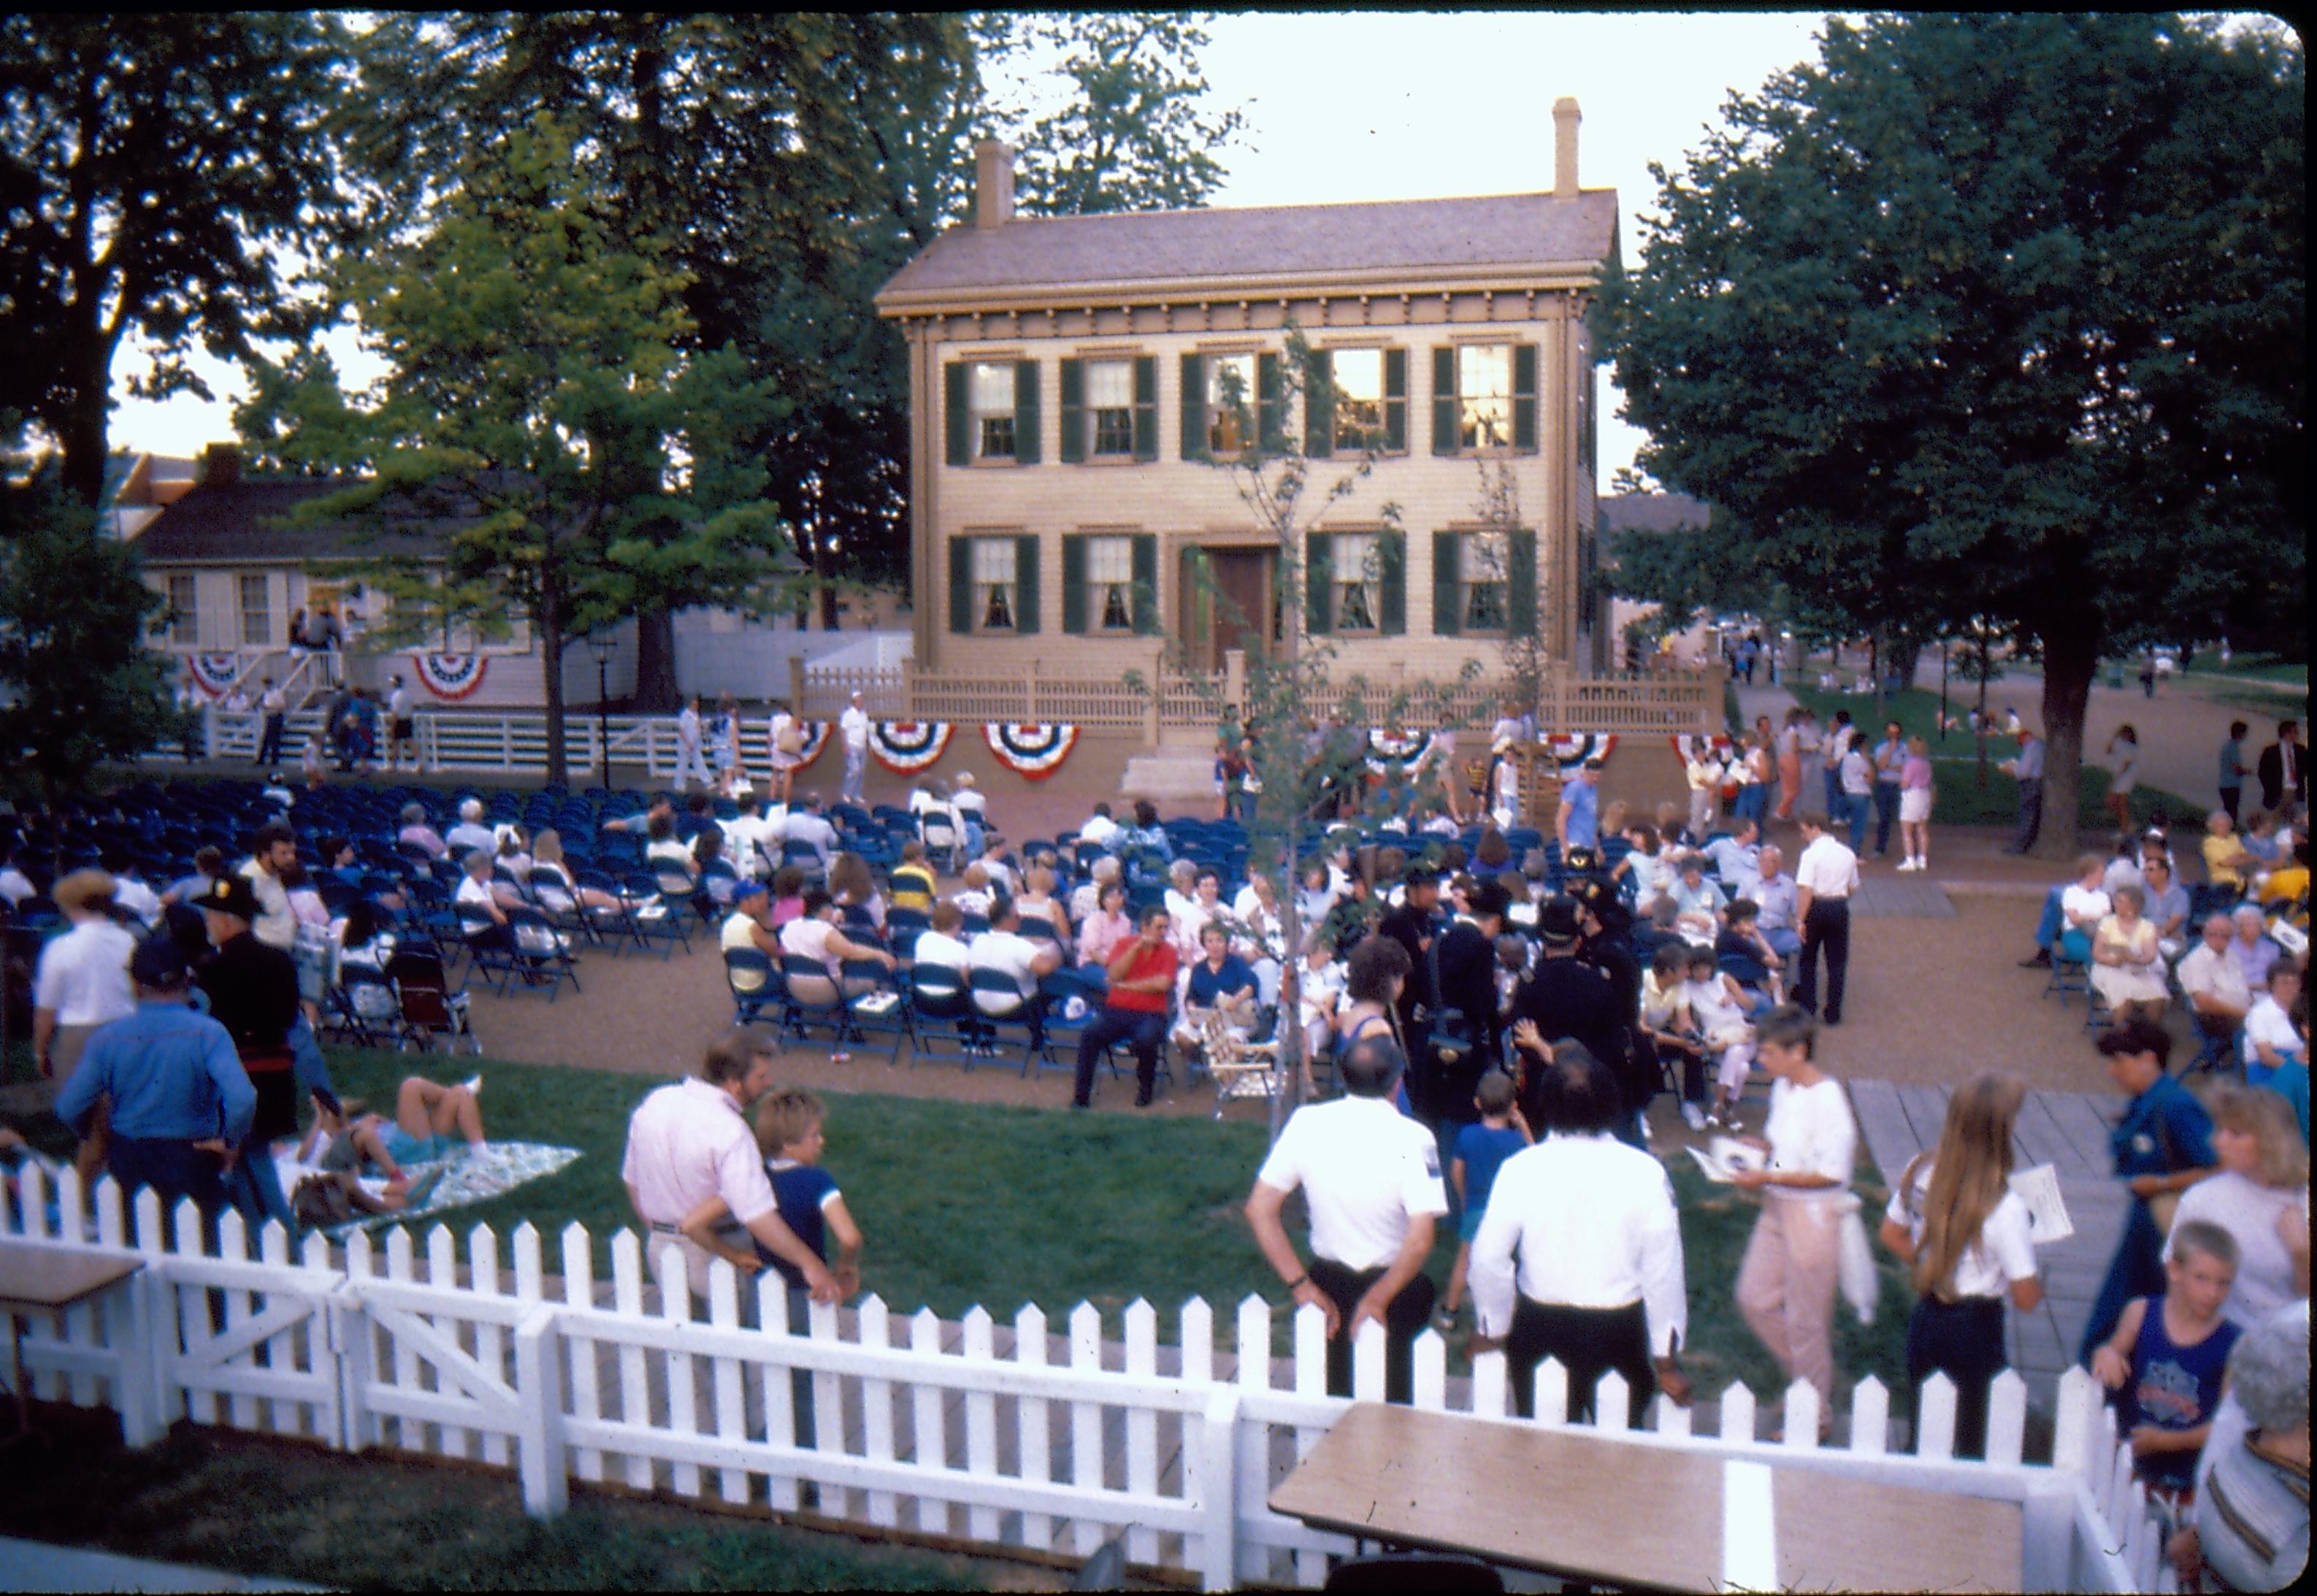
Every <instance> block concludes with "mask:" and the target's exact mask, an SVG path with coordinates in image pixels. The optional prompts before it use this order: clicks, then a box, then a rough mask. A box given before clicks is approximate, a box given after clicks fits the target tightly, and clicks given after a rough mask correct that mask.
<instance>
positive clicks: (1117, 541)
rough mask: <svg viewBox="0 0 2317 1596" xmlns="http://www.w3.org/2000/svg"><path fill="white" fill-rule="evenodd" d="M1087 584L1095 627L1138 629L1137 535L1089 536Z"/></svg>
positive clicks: (1102, 628) (1116, 630)
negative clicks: (1135, 546)
mask: <svg viewBox="0 0 2317 1596" xmlns="http://www.w3.org/2000/svg"><path fill="white" fill-rule="evenodd" d="M1086 561H1087V592H1088V595H1089V596H1090V597H1091V598H1092V599H1093V600H1094V603H1093V605H1092V606H1091V608H1092V610H1093V612H1094V616H1095V629H1096V630H1097V631H1105V632H1131V631H1132V630H1133V629H1134V539H1132V538H1089V539H1087V555H1086Z"/></svg>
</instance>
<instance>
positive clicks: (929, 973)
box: [908, 964, 983, 1074]
mask: <svg viewBox="0 0 2317 1596" xmlns="http://www.w3.org/2000/svg"><path fill="white" fill-rule="evenodd" d="M908 1000H909V1013H910V1018H911V1025H912V1027H913V1037H914V1042H913V1046H914V1048H915V1051H914V1052H913V1053H912V1054H911V1056H910V1059H909V1062H910V1064H911V1065H915V1064H916V1063H917V1060H918V1059H920V1058H932V1059H937V1060H944V1061H946V1062H949V1063H953V1064H962V1065H964V1066H965V1068H966V1071H967V1073H969V1074H971V1072H972V1069H973V1066H974V1065H976V1064H977V1063H979V1062H980V1059H981V1057H983V1055H982V1054H981V1053H980V1051H979V1050H978V1049H979V1048H980V1047H981V1046H982V1043H981V1037H982V1035H983V1032H982V1030H981V1029H980V1023H979V1021H978V1018H977V1016H976V1015H975V1012H974V1007H973V994H972V991H971V988H970V987H969V986H968V985H967V983H966V978H965V973H964V972H963V971H962V970H956V969H952V968H951V967H949V966H947V965H940V964H920V965H916V966H913V967H911V968H910V970H909V976H908Z"/></svg>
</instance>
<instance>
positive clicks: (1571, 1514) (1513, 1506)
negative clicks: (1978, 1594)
mask: <svg viewBox="0 0 2317 1596" xmlns="http://www.w3.org/2000/svg"><path fill="white" fill-rule="evenodd" d="M1271 1506H1272V1509H1273V1510H1274V1511H1277V1512H1282V1513H1285V1514H1287V1515H1288V1516H1289V1517H1291V1518H1296V1519H1301V1520H1303V1521H1304V1522H1306V1523H1308V1524H1311V1525H1315V1526H1317V1527H1319V1528H1320V1529H1334V1530H1338V1531H1341V1532H1342V1533H1344V1534H1346V1535H1351V1536H1355V1537H1358V1538H1363V1539H1366V1540H1374V1541H1384V1542H1391V1543H1394V1544H1398V1545H1403V1546H1411V1547H1429V1548H1433V1549H1436V1550H1441V1551H1451V1552H1464V1553H1470V1554H1472V1555H1474V1556H1480V1557H1482V1558H1485V1559H1487V1560H1488V1561H1489V1562H1492V1563H1502V1564H1507V1565H1514V1566H1517V1567H1523V1568H1533V1569H1538V1570H1542V1571H1543V1572H1546V1573H1549V1574H1560V1575H1562V1576H1566V1577H1571V1578H1582V1579H1590V1580H1598V1581H1602V1582H1604V1583H1611V1584H1615V1585H1620V1586H1628V1587H1646V1588H1651V1589H1657V1590H1667V1591H1727V1590H1730V1589H1731V1588H1733V1587H1743V1588H1747V1589H1752V1590H1764V1589H1780V1590H1797V1591H1846V1590H1849V1591H2016V1590H2017V1589H2018V1588H2019V1582H2020V1578H2021V1574H2022V1562H2021V1552H2022V1547H2021V1534H2022V1531H2021V1520H2020V1510H2019V1504H2018V1503H2017V1502H1998V1501H1990V1500H1987V1499H1985V1498H1981V1497H1972V1496H1958V1495H1954V1494H1951V1493H1946V1492H1940V1491H1928V1490H1919V1489H1915V1488H1912V1487H1908V1486H1901V1485H1875V1484H1872V1483H1870V1482H1867V1481H1865V1480H1859V1479H1853V1478H1848V1477H1846V1476H1839V1475H1836V1474H1831V1473H1828V1472H1825V1471H1822V1470H1815V1469H1805V1468H1801V1467H1791V1466H1780V1465H1777V1464H1776V1463H1771V1462H1755V1461H1751V1460H1737V1459H1728V1460H1725V1459H1724V1458H1720V1457H1717V1456H1715V1455H1714V1454H1713V1453H1711V1452H1706V1451H1693V1450H1690V1449H1686V1448H1680V1447H1672V1446H1658V1445H1651V1444H1646V1443H1635V1442H1630V1441H1620V1440H1604V1439H1602V1438H1600V1437H1599V1436H1597V1435H1593V1434H1590V1433H1588V1432H1586V1431H1572V1430H1555V1429H1546V1428H1543V1427H1540V1426H1535V1425H1529V1424H1503V1423H1492V1422H1487V1421H1485V1420H1475V1419H1472V1418H1470V1417H1465V1416H1460V1415H1457V1414H1453V1413H1421V1412H1418V1411H1417V1410H1415V1409H1413V1408H1405V1407H1387V1406H1384V1405H1382V1404H1375V1403H1361V1404H1357V1405H1355V1406H1354V1407H1353V1408H1352V1410H1351V1411H1350V1412H1349V1413H1346V1414H1345V1415H1344V1417H1343V1418H1342V1419H1340V1420H1338V1421H1337V1423H1336V1425H1335V1427H1334V1428H1333V1429H1331V1430H1329V1431H1328V1433H1327V1434H1326V1435H1325V1436H1323V1437H1322V1438H1321V1439H1320V1444H1319V1445H1318V1446H1316V1447H1314V1448H1312V1449H1311V1455H1310V1456H1309V1457H1307V1458H1304V1459H1303V1461H1302V1463H1301V1464H1300V1465H1298V1466H1297V1467H1296V1468H1295V1471H1294V1472H1293V1474H1291V1475H1289V1476H1287V1478H1286V1479H1285V1480H1284V1482H1282V1483H1281V1485H1280V1486H1279V1488H1278V1489H1277V1490H1276V1491H1274V1492H1273V1493H1271ZM1725 1525H1726V1528H1727V1531H1728V1532H1727V1533H1726V1534H1725ZM1766 1529H1767V1533H1766V1532H1765V1531H1766Z"/></svg>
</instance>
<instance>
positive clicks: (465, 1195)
mask: <svg viewBox="0 0 2317 1596" xmlns="http://www.w3.org/2000/svg"><path fill="white" fill-rule="evenodd" d="M578 1156H579V1149H578V1148H577V1147H557V1146H550V1145H549V1144H547V1143H545V1142H499V1141H495V1142H493V1143H491V1144H490V1151H489V1152H488V1154H486V1155H484V1156H483V1157H481V1158H475V1157H472V1156H470V1155H469V1154H468V1152H467V1149H466V1148H464V1147H460V1148H458V1149H456V1150H454V1151H453V1152H452V1154H451V1155H449V1156H448V1157H446V1158H430V1159H426V1160H425V1161H423V1162H413V1163H410V1164H404V1165H403V1166H402V1168H403V1172H404V1173H406V1174H407V1175H408V1176H409V1177H410V1189H411V1190H412V1191H414V1192H416V1193H417V1194H418V1200H417V1201H416V1202H414V1203H412V1204H411V1205H410V1206H409V1207H408V1208H403V1209H401V1210H400V1211H399V1212H397V1213H392V1214H364V1215H362V1216H361V1217H358V1218H355V1219H353V1220H350V1221H349V1222H347V1223H346V1224H344V1225H334V1226H331V1227H330V1228H329V1229H328V1230H327V1231H325V1232H323V1234H324V1235H327V1236H330V1237H331V1238H332V1239H334V1240H335V1239H336V1238H339V1237H342V1236H344V1235H347V1234H348V1233H349V1232H352V1231H356V1230H378V1229H382V1228H383V1227H385V1226H389V1225H400V1224H404V1223H406V1222H408V1221H414V1220H425V1219H428V1218H431V1217H433V1216H434V1215H436V1214H443V1213H448V1212H449V1211H450V1210H451V1209H452V1208H465V1207H467V1206H468V1205H470V1204H471V1203H478V1202H485V1201H488V1200H489V1199H491V1198H494V1197H504V1196H505V1195H506V1194H507V1193H508V1192H510V1191H512V1190H514V1189H515V1188H516V1187H518V1186H524V1185H528V1184H530V1183H531V1182H532V1181H538V1180H543V1179H545V1178H546V1177H547V1176H549V1175H551V1174H553V1173H555V1172H556V1171H558V1170H559V1169H562V1168H563V1167H565V1166H566V1165H567V1164H570V1163H571V1162H572V1161H573V1160H575V1159H577V1157H578ZM362 1186H363V1188H364V1189H365V1190H368V1191H369V1192H370V1194H371V1196H372V1197H381V1196H384V1195H385V1193H386V1182H385V1181H363V1182H362Z"/></svg>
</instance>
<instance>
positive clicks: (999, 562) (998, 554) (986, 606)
mask: <svg viewBox="0 0 2317 1596" xmlns="http://www.w3.org/2000/svg"><path fill="white" fill-rule="evenodd" d="M1015 559H1016V545H1015V541H1014V539H1011V538H976V539H974V540H973V618H974V620H973V624H974V629H975V630H977V631H985V632H1010V631H1013V630H1014V629H1015V626H1016V624H1017V623H1016V621H1015V613H1016V610H1015V605H1016V604H1017V602H1019V601H1018V594H1019V592H1020V580H1021V573H1020V570H1019V569H1018V567H1017V566H1016V564H1015Z"/></svg>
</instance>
